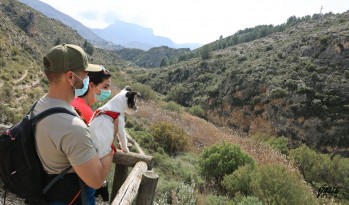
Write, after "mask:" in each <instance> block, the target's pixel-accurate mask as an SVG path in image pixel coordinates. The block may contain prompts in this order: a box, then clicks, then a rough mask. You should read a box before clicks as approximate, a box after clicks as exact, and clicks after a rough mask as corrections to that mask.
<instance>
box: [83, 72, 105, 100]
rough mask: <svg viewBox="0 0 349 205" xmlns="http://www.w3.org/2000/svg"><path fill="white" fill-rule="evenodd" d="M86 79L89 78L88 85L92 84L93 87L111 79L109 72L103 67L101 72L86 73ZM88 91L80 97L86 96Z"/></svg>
mask: <svg viewBox="0 0 349 205" xmlns="http://www.w3.org/2000/svg"><path fill="white" fill-rule="evenodd" d="M88 77H89V78H90V83H91V82H92V83H94V84H95V85H98V84H100V83H101V82H103V81H105V80H106V79H109V78H110V77H111V74H110V72H109V71H108V70H107V69H105V68H104V67H103V69H102V70H101V71H98V72H88ZM87 92H88V90H87V91H86V92H85V94H83V95H82V96H81V97H83V96H85V95H87Z"/></svg>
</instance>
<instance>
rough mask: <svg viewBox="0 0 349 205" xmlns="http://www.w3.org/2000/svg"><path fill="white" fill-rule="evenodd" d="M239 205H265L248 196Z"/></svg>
mask: <svg viewBox="0 0 349 205" xmlns="http://www.w3.org/2000/svg"><path fill="white" fill-rule="evenodd" d="M237 205H263V203H262V202H261V201H260V200H259V199H258V198H256V197H253V196H248V197H246V198H244V199H242V200H241V201H240V202H239V203H238V204H237Z"/></svg>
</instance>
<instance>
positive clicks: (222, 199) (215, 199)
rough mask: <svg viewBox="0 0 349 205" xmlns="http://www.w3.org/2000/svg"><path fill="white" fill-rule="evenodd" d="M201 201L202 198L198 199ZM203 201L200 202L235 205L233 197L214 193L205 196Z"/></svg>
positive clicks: (209, 204)
mask: <svg viewBox="0 0 349 205" xmlns="http://www.w3.org/2000/svg"><path fill="white" fill-rule="evenodd" d="M198 201H199V202H200V198H199V200H198ZM202 201H203V202H201V203H198V204H206V205H235V203H234V201H233V200H232V199H229V198H228V197H226V196H221V195H213V194H209V195H206V196H205V199H202Z"/></svg>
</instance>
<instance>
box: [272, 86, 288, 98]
mask: <svg viewBox="0 0 349 205" xmlns="http://www.w3.org/2000/svg"><path fill="white" fill-rule="evenodd" d="M287 94H288V93H287V90H285V89H282V88H275V89H273V90H272V91H271V92H270V93H269V96H270V97H271V98H272V99H277V98H283V97H285V96H287Z"/></svg>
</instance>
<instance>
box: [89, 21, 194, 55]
mask: <svg viewBox="0 0 349 205" xmlns="http://www.w3.org/2000/svg"><path fill="white" fill-rule="evenodd" d="M92 30H93V31H94V32H95V33H96V34H98V35H99V36H101V37H102V38H104V39H107V40H109V41H112V42H114V43H116V44H120V45H123V46H125V47H127V48H136V49H142V50H148V49H150V48H153V47H161V46H168V47H171V48H191V49H195V48H198V47H199V46H200V44H189V43H188V44H176V43H174V42H173V41H172V40H171V39H170V38H167V37H162V36H156V35H154V32H153V29H151V28H146V27H143V26H140V25H137V24H133V23H127V22H123V21H118V20H117V21H115V22H114V23H113V24H111V25H109V26H108V27H107V28H104V29H92Z"/></svg>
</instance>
